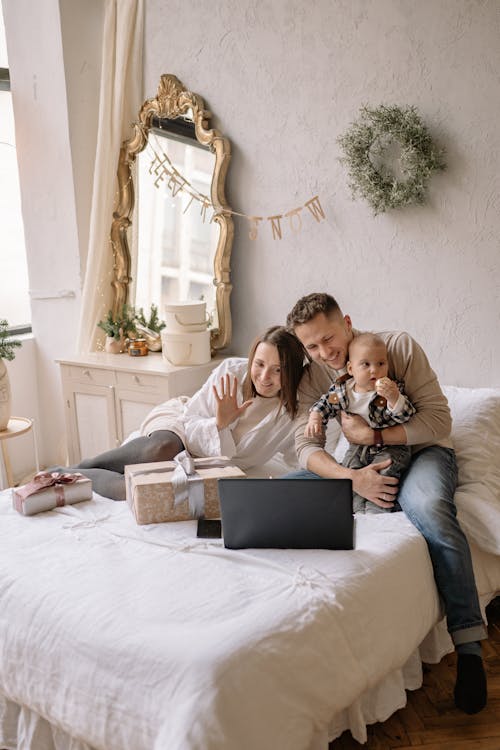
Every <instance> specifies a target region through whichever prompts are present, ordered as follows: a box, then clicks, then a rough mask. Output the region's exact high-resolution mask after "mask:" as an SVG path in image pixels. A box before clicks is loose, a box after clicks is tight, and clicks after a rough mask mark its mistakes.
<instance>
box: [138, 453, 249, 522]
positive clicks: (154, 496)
mask: <svg viewBox="0 0 500 750" xmlns="http://www.w3.org/2000/svg"><path fill="white" fill-rule="evenodd" d="M222 477H234V478H244V477H245V473H244V472H243V471H241V469H238V468H237V467H236V466H231V464H230V459H228V458H226V457H225V456H215V457H213V458H192V457H191V456H190V455H189V453H188V452H187V451H182V453H179V455H178V456H176V457H175V458H174V460H173V461H157V462H155V463H149V464H132V465H130V466H126V467H125V485H126V491H127V503H128V504H129V506H130V508H131V509H132V512H133V514H134V516H135V520H136V521H137V523H138V524H141V525H142V524H146V523H164V522H166V521H189V520H190V519H192V518H199V517H200V516H204V517H205V518H220V505H219V493H218V488H217V480H218V479H221V478H222Z"/></svg>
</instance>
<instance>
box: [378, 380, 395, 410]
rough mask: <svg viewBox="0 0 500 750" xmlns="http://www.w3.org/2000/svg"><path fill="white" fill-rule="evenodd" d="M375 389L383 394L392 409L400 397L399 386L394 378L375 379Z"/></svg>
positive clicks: (380, 394)
mask: <svg viewBox="0 0 500 750" xmlns="http://www.w3.org/2000/svg"><path fill="white" fill-rule="evenodd" d="M375 389H376V391H377V393H378V395H379V396H383V397H384V398H385V399H386V401H387V404H388V406H389V408H390V409H392V408H393V406H394V405H395V404H396V401H397V400H398V398H399V388H398V386H397V384H396V383H395V382H394V380H391V379H390V378H379V379H378V380H377V381H375Z"/></svg>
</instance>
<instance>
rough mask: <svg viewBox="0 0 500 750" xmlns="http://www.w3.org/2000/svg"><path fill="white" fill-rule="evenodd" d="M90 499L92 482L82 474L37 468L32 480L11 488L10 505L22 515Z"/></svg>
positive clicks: (30, 514) (29, 514)
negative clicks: (39, 469)
mask: <svg viewBox="0 0 500 750" xmlns="http://www.w3.org/2000/svg"><path fill="white" fill-rule="evenodd" d="M91 499H92V482H91V481H90V479H87V477H84V476H83V474H79V473H74V474H70V473H69V472H67V473H63V472H58V471H52V472H49V471H39V472H38V474H35V476H34V477H33V479H32V480H31V482H28V484H24V485H23V486H22V487H16V488H15V489H13V490H12V505H13V506H14V508H15V509H16V510H17V511H18V512H19V513H22V514H23V515H24V516H33V515H34V514H35V513H43V512H44V511H45V510H52V509H53V508H57V507H61V506H63V505H70V504H73V503H79V502H81V501H82V500H91Z"/></svg>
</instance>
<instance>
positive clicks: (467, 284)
mask: <svg viewBox="0 0 500 750" xmlns="http://www.w3.org/2000/svg"><path fill="white" fill-rule="evenodd" d="M499 40H500V4H499V2H498V0H490V1H486V2H479V1H472V0H419V2H415V0H371V1H368V0H316V2H312V3H304V2H302V0H273V2H261V1H259V0H247V1H246V2H245V3H238V2H235V1H234V0H218V2H217V3H205V2H203V1H202V0H199V1H198V2H194V1H191V2H189V3H185V2H181V0H176V1H175V2H162V0H146V50H147V51H146V55H145V94H146V96H152V95H153V94H154V93H155V91H156V86H157V83H158V79H159V76H160V74H161V73H174V74H176V75H177V76H178V77H179V78H180V79H181V80H182V81H183V83H184V84H185V85H186V86H187V87H188V88H190V89H191V90H193V91H195V92H196V93H199V94H200V95H201V96H203V97H204V99H205V101H206V103H207V106H208V108H209V109H210V108H212V109H213V112H214V113H215V115H216V117H215V120H214V124H215V125H216V126H217V127H219V128H220V130H222V131H223V132H224V134H226V135H227V136H228V137H229V138H230V140H231V143H232V148H233V161H232V165H231V169H230V175H229V181H228V190H227V194H228V200H229V202H230V204H231V205H232V207H233V208H234V209H236V210H239V211H242V212H244V213H246V214H257V215H263V216H269V215H272V214H278V213H283V212H285V211H287V210H290V209H293V208H295V207H297V206H300V205H303V203H304V202H305V201H306V200H308V199H309V198H310V197H312V196H313V195H315V194H319V196H320V199H321V202H322V205H323V208H324V210H325V212H326V216H327V220H326V221H324V222H321V223H320V224H317V223H316V222H315V221H314V220H313V219H312V217H310V216H307V215H305V216H304V221H303V231H302V232H301V233H300V234H298V235H293V234H291V233H290V232H289V231H287V229H286V227H285V231H284V235H283V239H282V240H281V241H279V240H273V239H272V233H271V230H270V227H269V226H265V227H263V228H262V230H261V231H260V232H259V237H258V240H257V241H255V242H252V241H250V240H249V238H248V232H247V225H246V222H244V221H243V220H241V219H236V239H235V245H234V251H233V262H232V269H233V283H234V291H233V297H232V310H233V323H234V336H233V346H232V349H233V350H234V351H236V352H238V353H242V352H244V351H245V350H246V348H247V346H248V344H249V342H250V340H251V338H252V337H253V335H254V333H256V332H258V331H259V330H260V329H262V328H263V327H265V326H267V325H269V324H272V323H275V322H281V321H283V320H284V318H285V316H286V313H287V311H288V309H289V308H290V307H291V305H292V304H293V303H294V302H295V300H296V299H297V298H298V297H299V296H300V295H302V294H306V293H308V292H311V291H324V290H326V291H329V292H331V293H333V294H334V295H335V296H336V297H337V298H338V300H339V302H340V303H341V306H342V307H343V308H344V311H345V312H348V313H350V314H351V316H352V318H353V320H354V323H355V325H357V326H358V327H365V328H374V329H385V328H403V329H406V330H408V331H410V332H411V333H412V334H413V335H414V336H415V338H416V339H417V340H418V341H420V343H421V344H422V345H423V346H424V348H425V349H426V351H427V353H428V355H429V358H430V360H431V363H432V364H433V366H434V368H435V369H436V370H437V372H438V373H439V375H440V377H441V380H442V382H443V383H454V384H457V385H473V384H477V385H500V347H498V345H497V343H496V339H495V337H493V338H492V332H496V330H497V329H498V327H499V323H500V313H499V303H498V296H499V291H500V263H499V252H498V250H499V237H500V191H499V186H500V185H499V183H500V176H499V174H500V128H499V127H498V120H499V115H500V98H499V92H498V87H499V74H498V71H499V70H500V43H499ZM382 103H385V104H398V105H415V106H416V107H417V109H418V111H419V113H420V114H421V116H422V117H423V118H424V120H425V122H426V124H427V125H428V127H429V129H430V131H431V133H432V135H433V136H434V138H435V139H436V141H437V142H439V144H440V145H442V146H444V147H445V148H446V150H447V163H448V169H447V171H446V172H445V173H441V174H437V175H435V176H434V177H433V178H432V181H431V184H430V191H429V201H428V204H427V205H425V206H424V207H412V208H409V209H403V210H398V211H392V212H390V213H387V214H385V215H381V216H378V217H376V218H374V217H373V216H372V214H371V210H370V208H369V206H368V204H366V203H364V202H362V201H359V200H357V201H355V202H353V201H352V200H351V198H350V193H349V190H348V188H347V180H346V173H345V169H344V167H343V166H342V165H341V164H340V163H339V161H338V158H339V156H340V155H341V154H340V149H339V146H338V145H337V143H336V138H337V136H338V135H340V134H342V133H343V132H344V131H345V129H346V128H347V127H348V125H349V124H350V123H351V122H352V121H353V120H354V119H355V118H356V117H357V115H358V112H359V108H360V107H361V106H362V105H363V104H368V105H370V106H377V105H379V104H382Z"/></svg>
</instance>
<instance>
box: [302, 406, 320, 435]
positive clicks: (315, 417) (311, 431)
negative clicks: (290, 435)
mask: <svg viewBox="0 0 500 750" xmlns="http://www.w3.org/2000/svg"><path fill="white" fill-rule="evenodd" d="M322 434H323V418H322V416H321V414H320V413H319V412H318V411H312V412H310V414H309V419H308V422H307V424H306V427H305V429H304V435H305V436H306V437H318V436H320V435H322Z"/></svg>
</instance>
